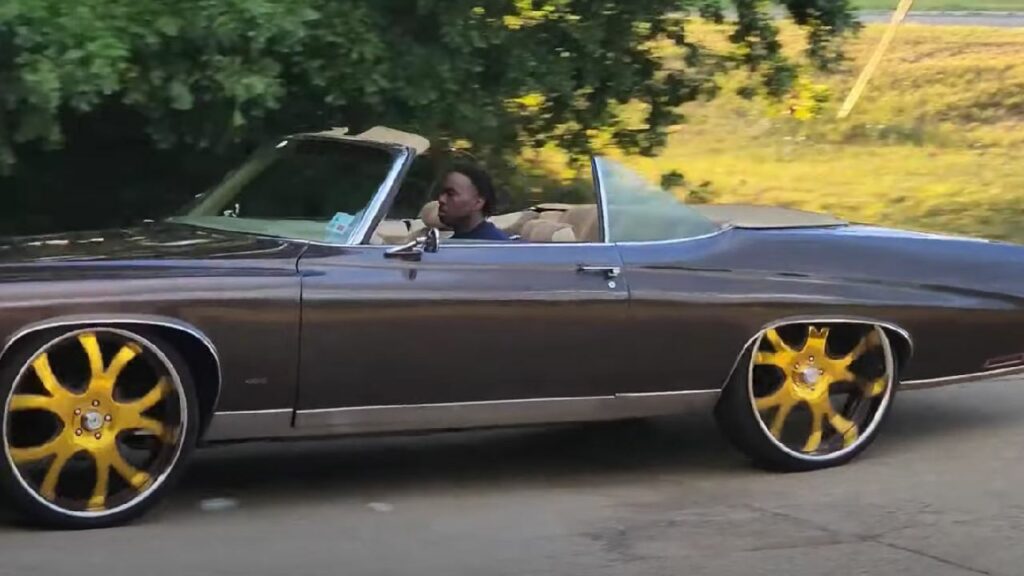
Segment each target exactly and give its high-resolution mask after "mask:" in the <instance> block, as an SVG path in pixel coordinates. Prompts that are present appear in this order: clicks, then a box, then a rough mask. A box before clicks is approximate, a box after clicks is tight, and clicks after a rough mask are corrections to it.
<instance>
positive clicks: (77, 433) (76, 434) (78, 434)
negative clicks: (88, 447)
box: [75, 428, 82, 436]
mask: <svg viewBox="0 0 1024 576" xmlns="http://www.w3.org/2000/svg"><path fill="white" fill-rule="evenodd" d="M81 435H82V429H81V428H79V429H78V430H75V436H81Z"/></svg>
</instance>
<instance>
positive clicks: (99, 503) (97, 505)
mask: <svg viewBox="0 0 1024 576" xmlns="http://www.w3.org/2000/svg"><path fill="white" fill-rule="evenodd" d="M93 457H94V458H95V461H96V485H95V486H94V487H93V490H92V497H91V498H89V509H90V510H102V509H104V508H106V507H107V491H108V490H109V486H110V463H109V462H108V461H107V458H106V457H105V456H99V455H96V454H94V455H93Z"/></svg>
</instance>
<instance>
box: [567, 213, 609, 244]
mask: <svg viewBox="0 0 1024 576" xmlns="http://www.w3.org/2000/svg"><path fill="white" fill-rule="evenodd" d="M598 221H599V220H598V217H597V204H581V205H578V206H572V207H571V208H569V209H568V210H566V211H565V213H564V214H563V215H562V219H561V222H565V223H566V224H569V225H570V226H572V230H573V232H574V233H575V234H576V238H577V239H578V240H579V241H580V242H600V240H601V231H600V228H599V227H598Z"/></svg>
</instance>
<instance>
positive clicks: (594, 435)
mask: <svg viewBox="0 0 1024 576" xmlns="http://www.w3.org/2000/svg"><path fill="white" fill-rule="evenodd" d="M745 466H746V464H745V460H743V458H742V457H741V456H740V455H739V454H738V453H736V452H735V451H734V450H732V449H731V448H730V447H729V446H728V444H727V443H726V441H725V439H724V438H723V437H722V436H721V435H720V434H719V432H718V430H717V429H716V427H715V425H714V422H713V420H712V419H711V417H710V416H709V415H706V414H696V415H687V416H683V417H675V418H669V419H657V420H632V421H624V422H613V423H595V424H580V425H564V426H550V427H533V428H518V429H504V430H489V431H473V432H451V433H442V434H434V435H426V436H406V437H397V438H396V437H392V438H349V439H344V440H330V441H318V442H315V441H310V442H302V443H294V444H284V443H282V444H269V443H261V444H254V445H243V446H229V447H222V448H211V449H209V450H207V451H204V452H201V453H200V457H199V458H198V459H197V461H196V462H195V463H194V464H193V465H192V467H191V469H190V470H189V473H188V475H187V477H186V478H184V479H183V481H182V483H181V485H180V486H179V488H178V493H179V495H182V496H185V497H186V498H188V497H191V498H195V497H198V498H206V497H219V496H227V497H236V498H243V497H247V496H255V497H257V498H258V499H263V500H266V499H274V498H275V497H278V496H280V497H287V498H295V497H301V496H299V495H301V494H308V495H309V496H308V497H309V498H310V499H311V500H315V499H317V498H323V497H324V496H333V497H344V496H346V495H348V494H352V495H353V496H355V495H361V494H364V493H365V492H366V491H367V490H372V491H373V492H386V493H389V494H395V493H396V492H397V493H400V492H402V491H406V490H408V491H415V490H420V489H429V488H431V487H434V486H438V485H441V486H446V487H452V486H457V487H465V488H482V487H486V486H495V487H500V486H501V485H503V484H504V485H507V484H510V483H514V484H515V485H516V486H517V487H522V486H530V485H544V486H557V485H559V484H565V485H572V484H574V483H577V482H579V481H580V480H581V479H584V478H585V479H586V482H588V483H605V482H616V481H621V480H622V479H623V476H626V477H629V476H637V475H641V476H653V475H657V474H665V473H674V474H679V473H686V472H687V471H688V470H700V471H702V472H704V473H707V472H709V471H712V472H713V471H722V470H729V469H743V467H745Z"/></svg>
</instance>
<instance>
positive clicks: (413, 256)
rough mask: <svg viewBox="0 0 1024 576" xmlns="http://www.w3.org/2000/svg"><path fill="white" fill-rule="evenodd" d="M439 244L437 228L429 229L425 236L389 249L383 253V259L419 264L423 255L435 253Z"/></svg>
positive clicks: (439, 234) (439, 238) (439, 236)
mask: <svg viewBox="0 0 1024 576" xmlns="http://www.w3.org/2000/svg"><path fill="white" fill-rule="evenodd" d="M440 244H441V233H440V232H438V230H437V228H431V229H429V230H427V234H426V236H420V237H419V238H417V239H415V240H413V241H411V242H406V243H405V244H402V245H401V246H395V247H394V248H389V249H388V250H387V251H386V252H384V257H385V258H399V259H402V260H409V261H412V262H419V261H420V260H422V259H423V254H424V253H428V254H433V253H435V252H437V248H438V246H439V245H440Z"/></svg>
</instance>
